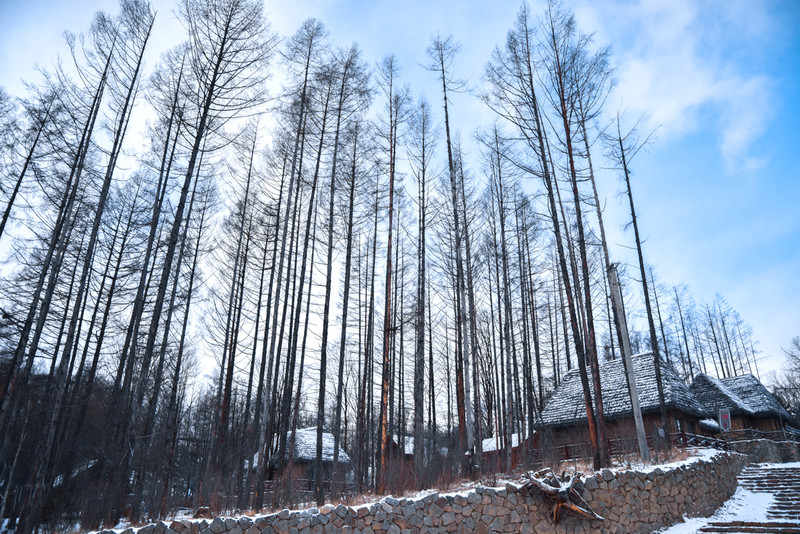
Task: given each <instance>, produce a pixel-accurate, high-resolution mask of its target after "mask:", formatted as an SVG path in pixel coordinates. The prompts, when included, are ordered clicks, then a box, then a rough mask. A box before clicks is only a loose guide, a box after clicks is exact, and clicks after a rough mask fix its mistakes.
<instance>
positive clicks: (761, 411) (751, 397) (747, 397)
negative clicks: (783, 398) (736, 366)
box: [722, 375, 792, 420]
mask: <svg viewBox="0 0 800 534" xmlns="http://www.w3.org/2000/svg"><path fill="white" fill-rule="evenodd" d="M722 383H723V384H724V385H725V386H727V387H728V388H729V389H731V390H733V392H734V393H736V394H737V395H738V396H739V397H740V398H741V399H743V400H744V401H745V402H746V403H747V405H748V406H749V407H750V409H751V410H752V411H753V413H755V415H757V416H759V417H764V416H774V417H780V418H781V419H789V420H791V419H792V416H791V415H789V412H787V411H786V409H785V408H784V407H783V406H781V404H780V403H779V402H778V401H777V399H775V397H774V396H773V395H772V393H770V392H769V391H768V390H767V388H766V387H764V384H762V383H761V382H759V380H758V379H757V378H756V377H754V376H753V375H742V376H734V377H731V378H723V379H722Z"/></svg>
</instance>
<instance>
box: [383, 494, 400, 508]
mask: <svg viewBox="0 0 800 534" xmlns="http://www.w3.org/2000/svg"><path fill="white" fill-rule="evenodd" d="M383 502H385V503H387V504H388V505H389V506H398V505H399V504H400V501H398V500H397V499H395V498H394V497H392V496H391V495H389V496H388V497H385V498H384V499H383Z"/></svg>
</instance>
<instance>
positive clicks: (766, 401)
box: [690, 374, 792, 420]
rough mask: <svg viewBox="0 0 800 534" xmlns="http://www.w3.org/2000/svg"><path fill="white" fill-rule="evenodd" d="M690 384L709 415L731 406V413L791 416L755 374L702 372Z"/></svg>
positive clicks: (756, 415) (759, 415) (786, 417)
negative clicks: (725, 374)
mask: <svg viewBox="0 0 800 534" xmlns="http://www.w3.org/2000/svg"><path fill="white" fill-rule="evenodd" d="M690 388H691V390H692V392H693V393H694V394H695V395H696V396H697V398H698V399H699V400H700V402H702V403H703V405H705V406H706V408H707V409H708V412H709V415H715V414H716V413H717V412H718V411H719V410H720V409H728V410H730V412H731V415H742V414H743V415H748V416H751V417H779V418H781V419H789V420H791V418H792V417H791V415H789V413H788V412H787V411H786V410H785V409H784V408H783V406H781V405H780V403H778V401H777V400H776V399H775V397H773V396H772V394H771V393H770V392H769V391H767V388H766V387H764V384H762V383H761V382H759V381H758V379H757V378H756V377H754V376H753V375H742V376H734V377H731V378H723V379H719V378H714V377H713V376H708V375H705V374H699V375H697V376H696V377H695V379H694V382H692V385H691V386H690Z"/></svg>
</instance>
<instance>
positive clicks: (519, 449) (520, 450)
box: [481, 431, 536, 469]
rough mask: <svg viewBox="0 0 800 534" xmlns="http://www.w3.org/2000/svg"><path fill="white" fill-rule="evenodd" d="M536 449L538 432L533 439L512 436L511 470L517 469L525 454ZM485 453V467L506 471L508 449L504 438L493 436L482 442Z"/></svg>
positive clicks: (515, 434) (518, 435) (519, 435)
mask: <svg viewBox="0 0 800 534" xmlns="http://www.w3.org/2000/svg"><path fill="white" fill-rule="evenodd" d="M535 448H536V431H534V432H533V437H532V438H531V437H528V438H524V439H522V438H521V434H519V433H516V432H515V433H514V434H512V435H511V468H512V469H516V468H517V466H518V465H519V462H520V460H521V459H522V458H523V457H524V454H525V453H530V452H532V451H533V450H534V449H535ZM481 450H482V451H483V466H484V467H486V468H488V469H491V468H492V467H496V468H498V469H505V465H506V463H505V461H506V460H505V459H506V449H505V439H504V436H493V437H491V438H486V439H484V440H482V441H481Z"/></svg>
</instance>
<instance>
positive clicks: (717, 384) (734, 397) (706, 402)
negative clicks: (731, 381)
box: [689, 373, 753, 417]
mask: <svg viewBox="0 0 800 534" xmlns="http://www.w3.org/2000/svg"><path fill="white" fill-rule="evenodd" d="M689 389H691V390H692V393H694V396H695V397H697V400H699V401H700V402H701V403H702V404H703V406H705V407H706V410H707V412H708V415H710V416H713V417H716V414H717V413H718V412H719V410H720V409H728V410H730V411H731V415H740V414H745V415H753V410H752V409H751V407H750V406H749V405H748V403H747V402H746V401H745V400H744V399H742V398H741V397H740V396H739V395H738V394H737V393H736V392H735V391H734V390H733V389H731V388H729V387H728V386H727V385H726V384H725V383H723V382H722V381H721V380H720V379H718V378H714V377H713V376H709V375H706V374H703V373H700V374H699V375H697V376H696V377H695V378H694V381H693V382H692V385H691V386H689Z"/></svg>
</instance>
